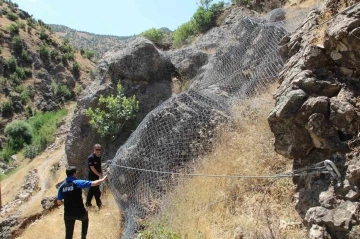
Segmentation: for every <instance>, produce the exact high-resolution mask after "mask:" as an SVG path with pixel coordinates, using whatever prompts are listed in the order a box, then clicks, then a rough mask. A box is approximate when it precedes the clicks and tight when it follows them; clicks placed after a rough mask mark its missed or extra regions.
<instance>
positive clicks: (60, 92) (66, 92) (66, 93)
mask: <svg viewBox="0 0 360 239" xmlns="http://www.w3.org/2000/svg"><path fill="white" fill-rule="evenodd" d="M51 90H52V92H53V93H54V94H55V95H56V97H64V98H65V99H70V98H71V95H72V93H71V91H70V89H69V88H68V87H67V85H65V84H61V83H56V82H55V81H53V82H51Z"/></svg>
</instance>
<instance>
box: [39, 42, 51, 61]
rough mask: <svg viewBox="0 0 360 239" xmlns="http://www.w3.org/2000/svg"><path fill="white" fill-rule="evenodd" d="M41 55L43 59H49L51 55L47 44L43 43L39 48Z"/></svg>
mask: <svg viewBox="0 0 360 239" xmlns="http://www.w3.org/2000/svg"><path fill="white" fill-rule="evenodd" d="M39 54H40V57H41V58H42V59H43V60H46V59H49V56H50V48H49V46H48V45H47V44H42V45H41V46H40V49H39Z"/></svg>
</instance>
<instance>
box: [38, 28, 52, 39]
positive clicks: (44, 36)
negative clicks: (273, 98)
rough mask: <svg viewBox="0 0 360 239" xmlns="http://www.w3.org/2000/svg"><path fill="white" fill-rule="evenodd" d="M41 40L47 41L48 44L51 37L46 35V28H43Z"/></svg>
mask: <svg viewBox="0 0 360 239" xmlns="http://www.w3.org/2000/svg"><path fill="white" fill-rule="evenodd" d="M39 38H40V40H43V41H46V42H47V41H48V40H49V38H50V36H49V34H47V33H46V30H45V28H41V31H40V36H39Z"/></svg>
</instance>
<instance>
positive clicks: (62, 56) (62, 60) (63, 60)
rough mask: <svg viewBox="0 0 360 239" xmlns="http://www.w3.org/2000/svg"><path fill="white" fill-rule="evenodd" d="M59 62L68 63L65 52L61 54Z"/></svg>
mask: <svg viewBox="0 0 360 239" xmlns="http://www.w3.org/2000/svg"><path fill="white" fill-rule="evenodd" d="M61 62H62V63H63V65H64V66H67V65H69V62H68V56H67V54H63V55H61Z"/></svg>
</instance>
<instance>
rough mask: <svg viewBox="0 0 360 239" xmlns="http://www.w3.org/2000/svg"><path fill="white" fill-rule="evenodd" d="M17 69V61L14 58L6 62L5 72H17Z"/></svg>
mask: <svg viewBox="0 0 360 239" xmlns="http://www.w3.org/2000/svg"><path fill="white" fill-rule="evenodd" d="M16 67H17V61H16V59H15V58H14V57H13V56H12V57H10V58H9V59H6V60H5V62H4V70H5V72H8V73H12V72H15V71H16Z"/></svg>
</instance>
